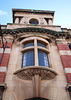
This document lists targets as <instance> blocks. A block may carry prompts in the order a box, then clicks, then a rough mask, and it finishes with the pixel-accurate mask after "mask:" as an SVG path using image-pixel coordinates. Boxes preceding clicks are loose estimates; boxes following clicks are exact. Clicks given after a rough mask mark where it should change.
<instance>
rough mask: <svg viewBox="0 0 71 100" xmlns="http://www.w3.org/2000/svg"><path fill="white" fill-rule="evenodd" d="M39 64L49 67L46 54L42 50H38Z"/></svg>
mask: <svg viewBox="0 0 71 100" xmlns="http://www.w3.org/2000/svg"><path fill="white" fill-rule="evenodd" d="M38 61H39V66H45V67H49V60H48V55H47V54H46V53H45V52H43V51H38Z"/></svg>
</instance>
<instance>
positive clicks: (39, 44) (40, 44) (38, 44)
mask: <svg viewBox="0 0 71 100" xmlns="http://www.w3.org/2000/svg"><path fill="white" fill-rule="evenodd" d="M37 46H40V47H44V48H46V45H45V44H43V43H40V42H38V43H37Z"/></svg>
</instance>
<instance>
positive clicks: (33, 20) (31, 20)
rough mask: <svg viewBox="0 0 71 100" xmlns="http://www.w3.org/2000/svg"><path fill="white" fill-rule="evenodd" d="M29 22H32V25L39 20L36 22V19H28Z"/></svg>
mask: <svg viewBox="0 0 71 100" xmlns="http://www.w3.org/2000/svg"><path fill="white" fill-rule="evenodd" d="M29 23H30V24H32V25H33V24H34V25H37V24H38V23H39V22H38V20H37V19H30V21H29Z"/></svg>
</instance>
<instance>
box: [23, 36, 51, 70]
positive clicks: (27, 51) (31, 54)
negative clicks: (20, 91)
mask: <svg viewBox="0 0 71 100" xmlns="http://www.w3.org/2000/svg"><path fill="white" fill-rule="evenodd" d="M22 43H23V44H24V47H23V49H22V52H23V59H22V68H23V67H27V66H44V67H49V66H50V65H49V58H48V54H49V50H48V44H49V43H48V41H47V40H45V39H43V38H40V37H29V38H26V39H24V40H23V41H22Z"/></svg>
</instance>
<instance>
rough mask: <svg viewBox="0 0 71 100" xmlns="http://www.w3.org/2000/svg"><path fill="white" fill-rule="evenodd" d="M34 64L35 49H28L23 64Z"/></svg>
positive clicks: (24, 65)
mask: <svg viewBox="0 0 71 100" xmlns="http://www.w3.org/2000/svg"><path fill="white" fill-rule="evenodd" d="M33 65H34V51H33V50H32V51H27V52H25V53H24V54H23V65H22V67H26V66H33Z"/></svg>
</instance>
